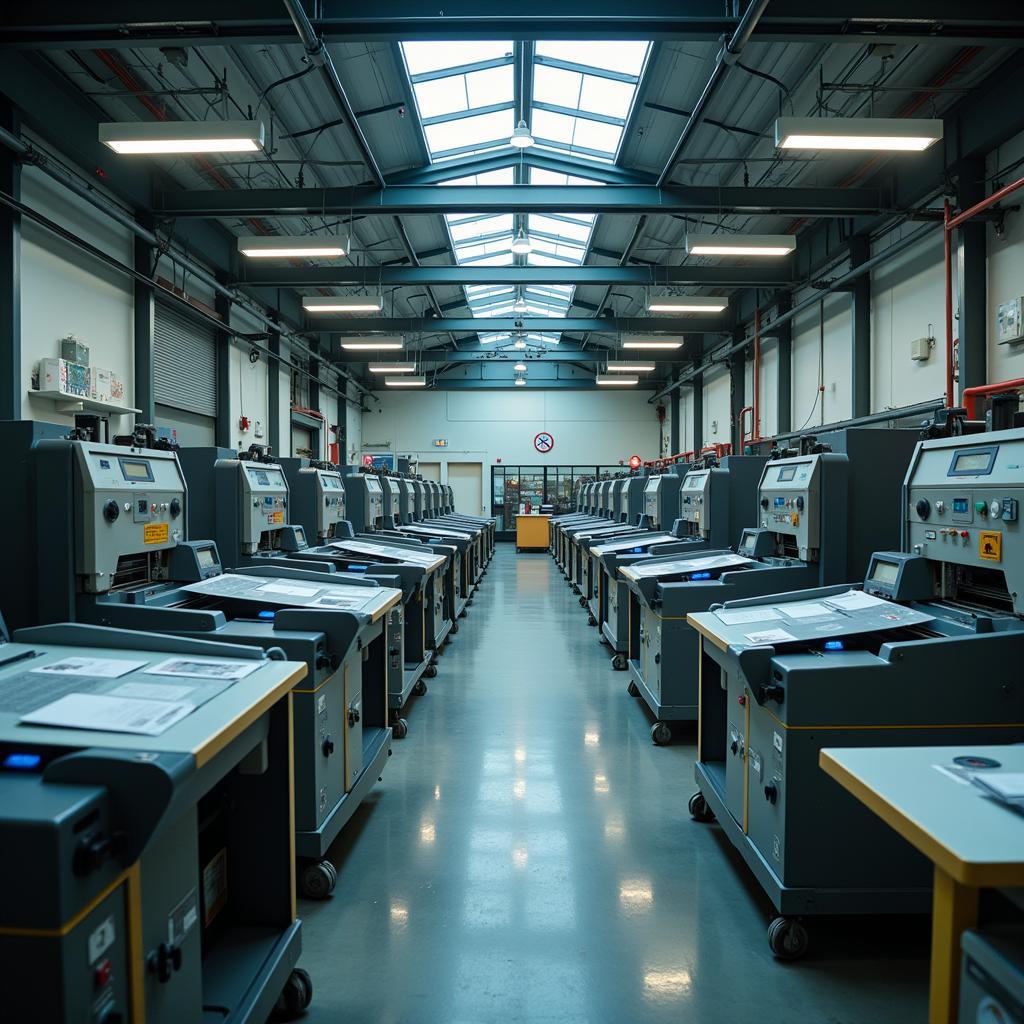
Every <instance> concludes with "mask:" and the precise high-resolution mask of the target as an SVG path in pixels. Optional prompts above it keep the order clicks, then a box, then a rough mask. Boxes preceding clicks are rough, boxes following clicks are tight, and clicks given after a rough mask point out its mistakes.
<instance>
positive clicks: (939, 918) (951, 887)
mask: <svg viewBox="0 0 1024 1024" xmlns="http://www.w3.org/2000/svg"><path fill="white" fill-rule="evenodd" d="M934 885H935V888H934V891H933V895H932V966H931V981H930V984H929V995H928V1022H929V1024H955V1022H956V1018H957V1010H958V1004H959V998H960V936H961V934H962V933H963V932H964V931H966V930H967V929H968V928H973V927H974V925H975V924H977V921H978V890H977V889H975V888H974V887H973V886H970V885H961V884H960V883H959V882H957V881H956V880H955V879H953V878H951V877H950V876H949V875H947V874H946V872H945V871H943V870H942V869H941V868H940V867H939V866H938V865H936V867H935V883H934Z"/></svg>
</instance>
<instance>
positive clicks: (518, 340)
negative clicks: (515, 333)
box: [512, 338, 526, 348]
mask: <svg viewBox="0 0 1024 1024" xmlns="http://www.w3.org/2000/svg"><path fill="white" fill-rule="evenodd" d="M512 347H513V348H526V339H525V338H516V343H515V344H514V345H513V346H512Z"/></svg>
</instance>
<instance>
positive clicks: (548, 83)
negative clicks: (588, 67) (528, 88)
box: [533, 64, 583, 107]
mask: <svg viewBox="0 0 1024 1024" xmlns="http://www.w3.org/2000/svg"><path fill="white" fill-rule="evenodd" d="M582 86H583V75H581V74H580V73H579V72H578V71H566V70H564V69H563V68H555V67H549V66H547V65H546V64H536V65H535V66H534V69H533V98H534V101H536V102H540V103H557V104H558V105H559V106H562V107H575V106H577V105H578V104H579V98H580V89H581V88H582Z"/></svg>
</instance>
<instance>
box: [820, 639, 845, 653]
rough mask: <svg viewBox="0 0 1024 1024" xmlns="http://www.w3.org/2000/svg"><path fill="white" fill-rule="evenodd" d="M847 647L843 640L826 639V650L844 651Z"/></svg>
mask: <svg viewBox="0 0 1024 1024" xmlns="http://www.w3.org/2000/svg"><path fill="white" fill-rule="evenodd" d="M845 647H846V645H845V644H844V643H843V641H842V640H826V641H825V650H826V651H842V650H844V649H845Z"/></svg>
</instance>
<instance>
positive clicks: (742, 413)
mask: <svg viewBox="0 0 1024 1024" xmlns="http://www.w3.org/2000/svg"><path fill="white" fill-rule="evenodd" d="M748 412H749V413H750V420H751V425H750V440H751V441H753V440H754V416H755V415H756V414H755V413H754V406H752V405H745V406H743V408H742V409H740V442H741V443H743V442H745V441H746V440H747V432H746V431H745V430H744V429H743V418H744V416H746V414H747V413H748Z"/></svg>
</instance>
